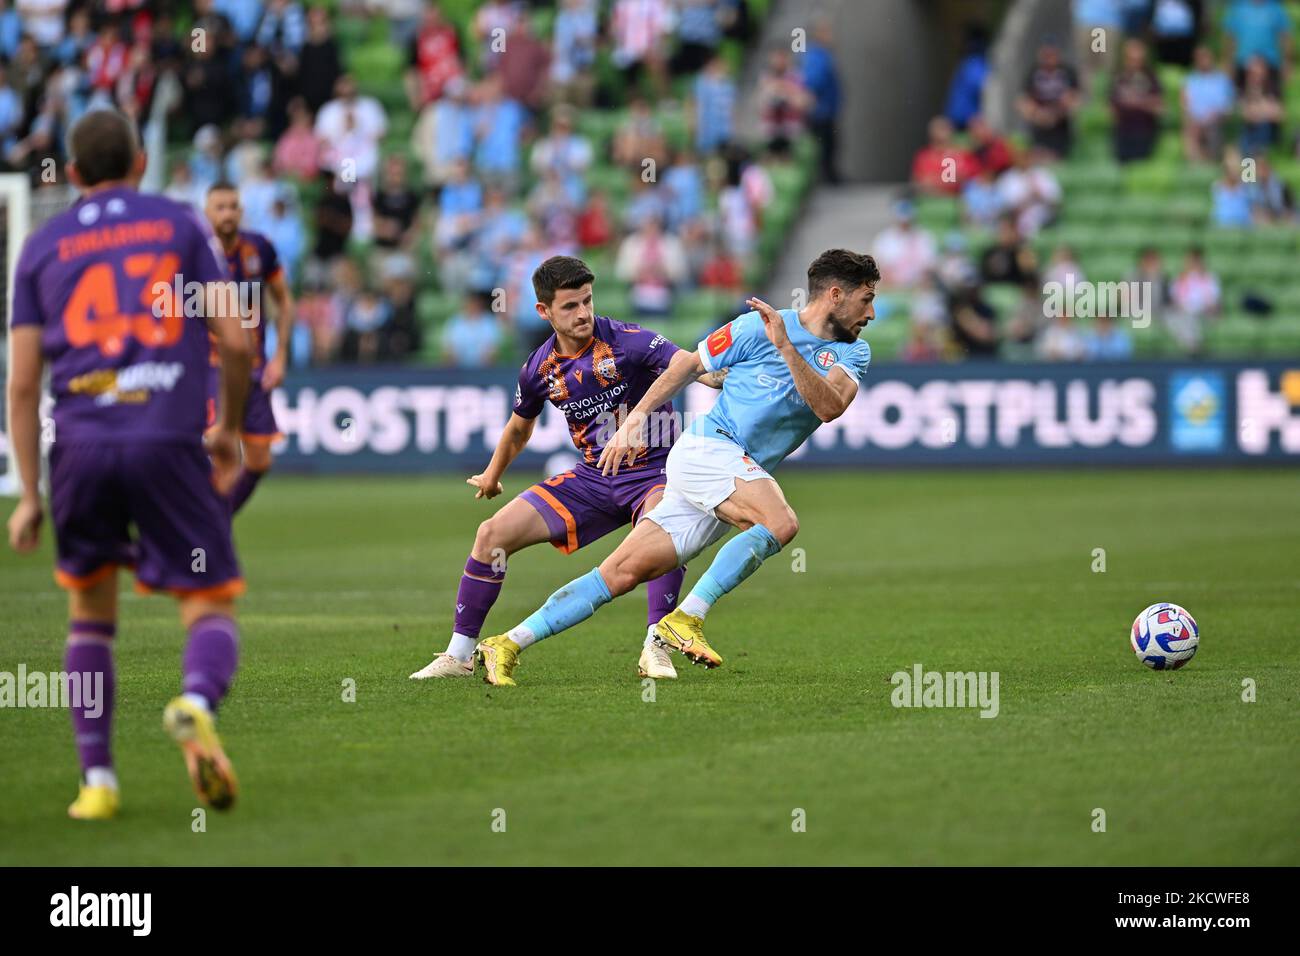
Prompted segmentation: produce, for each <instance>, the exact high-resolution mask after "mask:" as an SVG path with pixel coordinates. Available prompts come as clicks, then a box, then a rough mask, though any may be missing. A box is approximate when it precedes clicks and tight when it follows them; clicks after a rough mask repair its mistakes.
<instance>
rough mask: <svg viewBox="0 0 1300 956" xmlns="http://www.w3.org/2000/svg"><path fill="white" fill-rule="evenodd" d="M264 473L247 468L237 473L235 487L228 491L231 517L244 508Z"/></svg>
mask: <svg viewBox="0 0 1300 956" xmlns="http://www.w3.org/2000/svg"><path fill="white" fill-rule="evenodd" d="M264 474H266V472H264V471H249V470H248V469H247V468H245V469H243V470H242V471H240V473H239V477H238V478H236V479H235V487H233V488H231V489H230V513H231V514H232V515H233V514H234V513H235V512H237V511H238V510H239V509H240V508H242V507H244V505H245V503H246V502H247V501H248V499H249V498H251V497H252V496H253V489H254V488H256V487H257V483H258V482H259V481H261V480H262V476H263V475H264Z"/></svg>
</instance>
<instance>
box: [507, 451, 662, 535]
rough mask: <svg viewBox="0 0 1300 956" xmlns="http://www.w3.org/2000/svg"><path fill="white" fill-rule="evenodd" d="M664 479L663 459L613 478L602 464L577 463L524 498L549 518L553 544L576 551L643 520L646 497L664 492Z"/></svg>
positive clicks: (543, 515) (621, 472) (529, 490)
mask: <svg viewBox="0 0 1300 956" xmlns="http://www.w3.org/2000/svg"><path fill="white" fill-rule="evenodd" d="M665 483H666V479H665V478H664V467H663V463H662V462H659V463H656V464H652V465H644V466H642V467H641V468H638V469H636V470H635V471H620V472H619V473H618V474H617V475H611V476H609V477H606V476H605V475H602V474H601V473H600V469H598V468H593V467H591V466H590V465H586V464H578V465H576V466H574V468H573V470H572V471H565V472H561V473H560V474H558V475H555V476H554V477H552V478H547V479H546V480H545V481H543V482H539V483H538V484H535V485H533V486H532V487H531V488H528V489H527V490H525V491H522V492H520V494H519V497H521V498H523V499H524V500H525V501H527V502H528V503H529V504H530V505H532V506H533V507H534V508H536V509H537V511H538V513H539V514H541V516H542V517H543V518H544V519H546V527H547V528H549V529H550V531H551V544H553V545H555V547H557V548H559V549H560V550H561V551H563V552H564V553H565V554H572V553H573V552H574V551H577V550H578V549H579V548H581V547H584V546H586V545H588V544H591V542H593V541H595V540H596V539H597V538H603V537H604V536H605V535H607V534H609V533H610V532H611V531H613V530H615V529H616V528H621V527H623V526H624V525H626V524H636V522H638V521H640V520H641V516H642V515H644V514H645V512H646V507H645V502H646V499H647V498H649V497H650V495H652V494H653V493H654V492H655V491H656V490H658V491H663V489H664V485H665Z"/></svg>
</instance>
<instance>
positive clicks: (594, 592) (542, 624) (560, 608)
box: [510, 568, 611, 648]
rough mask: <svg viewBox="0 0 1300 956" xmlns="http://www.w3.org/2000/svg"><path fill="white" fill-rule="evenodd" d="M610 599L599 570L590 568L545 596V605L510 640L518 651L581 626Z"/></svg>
mask: <svg viewBox="0 0 1300 956" xmlns="http://www.w3.org/2000/svg"><path fill="white" fill-rule="evenodd" d="M610 600H611V598H610V594H609V588H608V587H606V586H605V579H604V578H602V577H601V576H600V571H599V570H597V569H596V568H592V569H591V571H589V572H588V573H586V574H584V575H583V576H582V577H580V578H577V579H576V580H573V581H570V582H569V583H568V584H566V585H565V586H564V587H562V588H560V589H559V590H558V591H556V592H555V593H554V594H552V595H551V596H550V597H548V598H547V599H546V603H545V604H543V605H542V606H541V607H540V608H538V609H537V610H536V611H534V612H533V613H532V614H530V615H529V616H528V617H527V618H526V619H525V620H524V623H523V624H520V625H519V626H518V627H517V628H515V629H514V630H513V631H511V632H510V638H511V640H513V641H514V642H515V643H517V644H518V645H519V646H520V647H521V648H524V647H527V646H528V645H529V644H532V643H534V642H535V641H540V640H542V639H543V638H547V637H550V636H551V635H552V634H559V633H560V631H565V630H568V629H569V628H571V627H573V625H575V624H581V623H582V622H583V621H585V620H586V619H587V618H589V617H591V616H592V615H593V614H595V613H596V609H597V608H599V607H600V606H601V605H604V604H608V603H609V602H610Z"/></svg>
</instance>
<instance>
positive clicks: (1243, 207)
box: [1211, 161, 1253, 229]
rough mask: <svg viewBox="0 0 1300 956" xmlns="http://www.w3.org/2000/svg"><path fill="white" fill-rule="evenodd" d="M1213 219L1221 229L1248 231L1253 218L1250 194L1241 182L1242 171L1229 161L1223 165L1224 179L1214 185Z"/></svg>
mask: <svg viewBox="0 0 1300 956" xmlns="http://www.w3.org/2000/svg"><path fill="white" fill-rule="evenodd" d="M1211 219H1213V221H1214V224H1215V225H1216V226H1218V227H1220V228H1221V229H1248V228H1250V225H1251V222H1252V221H1253V220H1252V217H1251V210H1250V194H1249V193H1248V192H1247V191H1246V186H1245V184H1244V183H1242V181H1241V170H1240V169H1239V168H1238V167H1237V166H1236V164H1234V163H1233V162H1231V161H1229V162H1226V163H1224V165H1223V178H1222V179H1220V180H1218V181H1217V182H1216V183H1215V184H1214V190H1213V206H1212V212H1211Z"/></svg>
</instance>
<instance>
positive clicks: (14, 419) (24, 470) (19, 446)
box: [8, 325, 45, 553]
mask: <svg viewBox="0 0 1300 956" xmlns="http://www.w3.org/2000/svg"><path fill="white" fill-rule="evenodd" d="M44 364H45V363H44V360H43V358H42V356H41V326H39V325H20V326H17V327H15V328H13V329H10V331H9V387H8V392H9V396H8V406H9V444H10V447H11V448H12V449H13V456H14V460H15V462H16V463H17V465H18V479H19V481H21V482H22V493H21V497H20V498H19V499H18V507H16V508H14V513H13V515H12V516H10V518H9V544H10V546H11V547H12V548H13V549H14V550H15V551H18V552H20V553H21V552H26V551H31V550H33V549H34V548H35V547H36V545H37V544H38V543H39V542H40V530H41V521H42V519H43V518H44V511H43V509H42V508H41V488H40V481H41V415H40V408H41V371H42V368H43V366H44Z"/></svg>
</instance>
